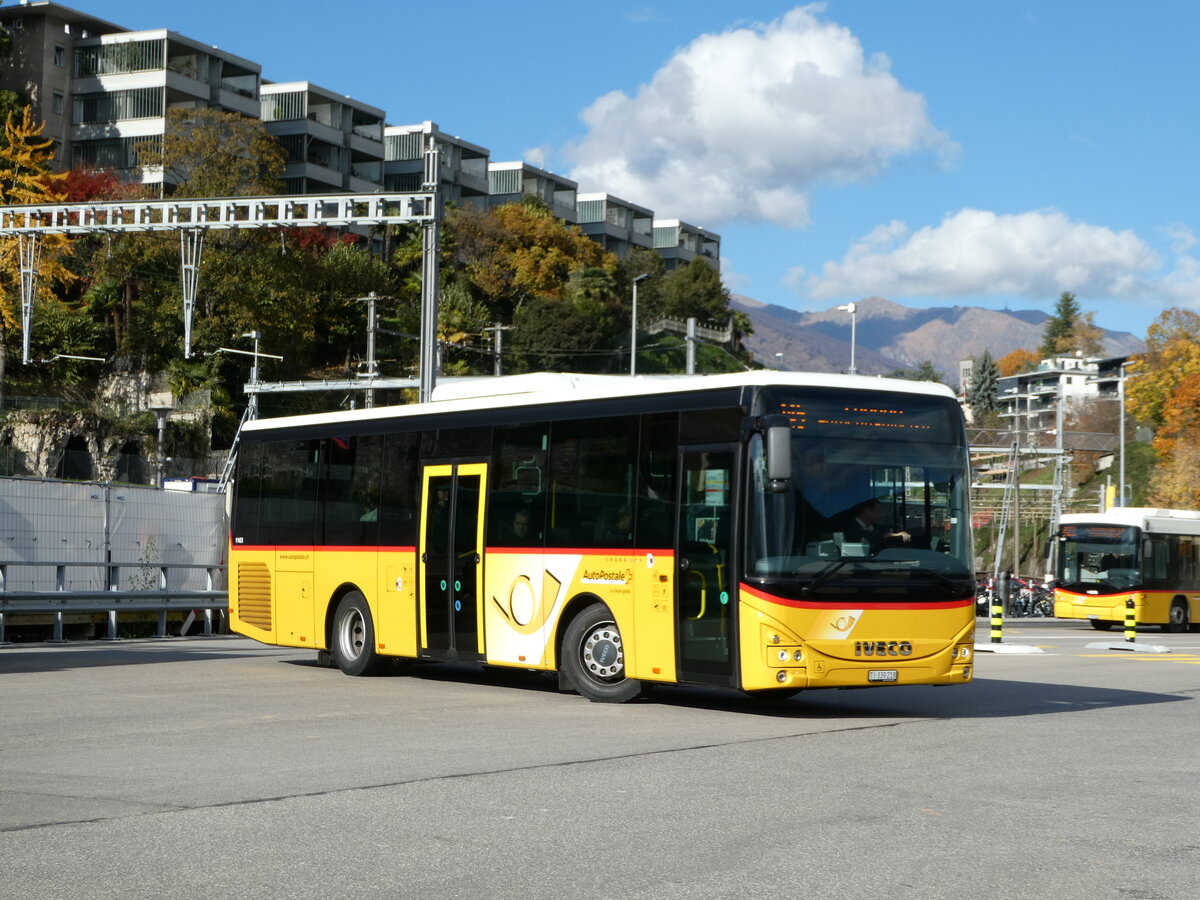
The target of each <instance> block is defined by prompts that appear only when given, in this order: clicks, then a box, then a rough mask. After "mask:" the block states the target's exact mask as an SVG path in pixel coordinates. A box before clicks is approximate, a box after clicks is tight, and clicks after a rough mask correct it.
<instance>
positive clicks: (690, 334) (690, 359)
mask: <svg viewBox="0 0 1200 900" xmlns="http://www.w3.org/2000/svg"><path fill="white" fill-rule="evenodd" d="M687 373H688V374H689V375H695V374H696V319H695V318H694V317H691V316H689V317H688V320H687Z"/></svg>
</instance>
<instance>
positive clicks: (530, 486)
mask: <svg viewBox="0 0 1200 900" xmlns="http://www.w3.org/2000/svg"><path fill="white" fill-rule="evenodd" d="M548 434H549V426H548V425H545V424H536V425H514V426H510V427H507V428H497V429H496V441H495V455H494V457H493V463H492V466H493V471H492V475H491V502H490V504H489V513H488V530H487V542H488V544H490V545H492V546H497V547H527V546H541V544H542V537H543V524H544V523H543V519H544V516H545V509H546V495H545V493H544V490H543V489H544V487H545V484H546V448H547V446H548ZM518 523H521V524H519V525H518Z"/></svg>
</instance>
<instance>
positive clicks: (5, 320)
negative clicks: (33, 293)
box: [0, 106, 73, 385]
mask: <svg viewBox="0 0 1200 900" xmlns="http://www.w3.org/2000/svg"><path fill="white" fill-rule="evenodd" d="M44 128H45V125H44V124H35V123H34V121H33V117H32V116H31V115H30V112H29V107H27V106H26V107H24V108H22V110H21V114H20V115H19V116H18V115H16V114H15V113H9V115H8V117H7V118H6V119H5V120H4V130H3V133H2V134H0V206H17V205H21V204H27V203H61V202H62V199H63V196H64V195H63V193H62V191H61V187H60V185H61V181H62V178H61V176H57V175H54V174H51V171H50V163H51V161H52V160H53V159H54V142H53V141H52V140H49V139H46V138H43V137H42V131H43V130H44ZM39 241H40V245H41V252H40V254H39V256H38V267H37V280H38V283H39V285H40V286H41V287H42V288H49V289H50V290H53V289H54V288H55V287H56V286H60V285H64V284H69V283H70V282H71V281H72V280H73V276H72V274H71V272H70V270H69V269H67V268H66V266H64V265H63V261H62V256H63V254H64V253H66V252H67V249H68V244H67V239H66V238H65V237H64V236H63V235H49V234H48V235H42V236H41V237H40V238H39ZM19 246H20V243H19V240H18V238H16V237H4V238H0V385H3V383H4V376H5V368H6V364H7V361H8V359H7V357H8V354H7V341H6V339H7V336H8V334H9V332H11V331H13V330H16V329H17V328H18V327H19V324H20V310H19V304H20V278H21V261H20V257H19Z"/></svg>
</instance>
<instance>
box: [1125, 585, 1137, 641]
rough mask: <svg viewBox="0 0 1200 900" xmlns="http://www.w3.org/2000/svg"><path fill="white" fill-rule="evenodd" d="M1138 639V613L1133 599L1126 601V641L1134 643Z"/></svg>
mask: <svg viewBox="0 0 1200 900" xmlns="http://www.w3.org/2000/svg"><path fill="white" fill-rule="evenodd" d="M1136 637H1137V613H1136V612H1135V610H1134V604H1133V598H1132V597H1130V598H1129V599H1128V600H1126V601H1125V640H1126V641H1128V642H1129V643H1131V644H1132V643H1133V642H1134V640H1135V639H1136Z"/></svg>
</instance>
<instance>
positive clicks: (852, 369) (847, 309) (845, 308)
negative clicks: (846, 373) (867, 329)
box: [838, 303, 858, 375]
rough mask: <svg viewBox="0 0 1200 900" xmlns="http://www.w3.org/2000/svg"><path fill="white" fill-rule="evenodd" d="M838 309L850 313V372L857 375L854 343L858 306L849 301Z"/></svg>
mask: <svg viewBox="0 0 1200 900" xmlns="http://www.w3.org/2000/svg"><path fill="white" fill-rule="evenodd" d="M838 309H839V310H841V311H842V312H848V313H850V374H851V375H857V374H858V369H856V368H855V367H854V343H855V336H856V335H855V329H856V325H857V322H856V320H857V318H858V317H857V316H856V315H855V313H856V312H857V311H858V307H857V306H856V305H855V304H853V303H847V304H846V305H845V306H839V307H838Z"/></svg>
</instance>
